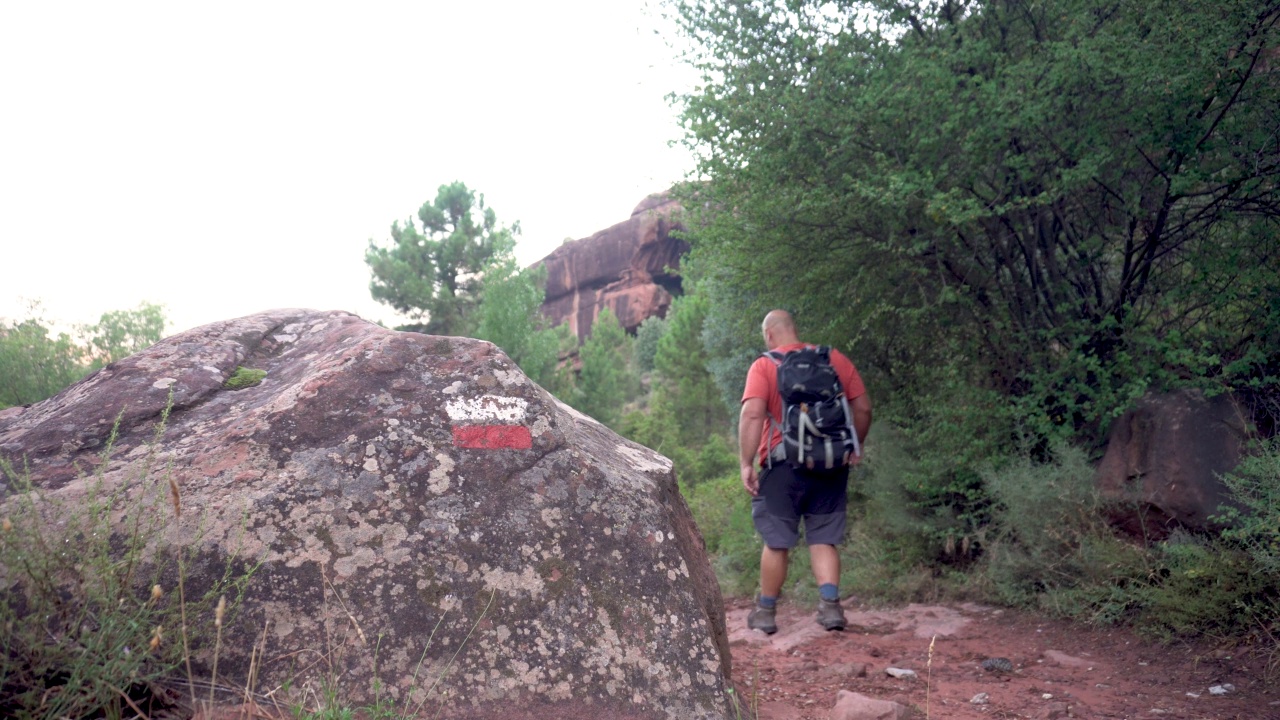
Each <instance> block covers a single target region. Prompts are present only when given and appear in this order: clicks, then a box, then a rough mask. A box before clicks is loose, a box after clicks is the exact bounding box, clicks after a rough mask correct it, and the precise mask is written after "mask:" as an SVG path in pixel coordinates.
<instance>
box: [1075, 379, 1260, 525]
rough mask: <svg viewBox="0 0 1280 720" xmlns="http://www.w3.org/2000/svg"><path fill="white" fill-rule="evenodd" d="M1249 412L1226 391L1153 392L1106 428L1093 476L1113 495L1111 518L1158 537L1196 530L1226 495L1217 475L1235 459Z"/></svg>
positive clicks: (1246, 430)
mask: <svg viewBox="0 0 1280 720" xmlns="http://www.w3.org/2000/svg"><path fill="white" fill-rule="evenodd" d="M1248 437H1249V421H1248V415H1247V414H1246V413H1245V412H1244V411H1243V410H1242V409H1241V408H1240V406H1239V405H1237V404H1236V403H1235V402H1234V401H1232V400H1231V398H1229V397H1228V396H1225V395H1219V396H1217V397H1214V398H1205V397H1204V395H1203V394H1201V393H1200V392H1199V391H1194V390H1184V391H1179V392H1175V393H1170V394H1167V395H1153V396H1148V397H1146V398H1143V399H1142V400H1140V401H1139V402H1138V404H1137V406H1136V407H1135V408H1134V409H1132V410H1130V411H1129V412H1126V413H1125V414H1124V415H1122V416H1121V417H1120V418H1119V419H1118V420H1117V421H1116V422H1115V425H1113V426H1112V428H1111V434H1110V437H1109V438H1108V441H1107V451H1106V454H1105V455H1104V456H1103V458H1102V462H1100V463H1099V464H1098V469H1097V475H1096V478H1095V479H1096V482H1097V486H1098V488H1099V489H1100V490H1101V491H1102V492H1103V494H1104V495H1105V496H1106V497H1107V498H1108V499H1111V500H1114V501H1116V503H1115V510H1114V511H1113V517H1112V519H1113V521H1114V522H1115V523H1116V524H1117V525H1118V526H1120V527H1121V528H1123V529H1124V530H1126V531H1127V532H1129V533H1131V534H1133V535H1134V536H1136V537H1145V538H1148V539H1150V540H1152V541H1157V540H1161V539H1163V538H1165V537H1167V536H1168V534H1169V533H1170V532H1172V531H1173V530H1174V529H1175V528H1177V527H1186V528H1189V529H1193V530H1202V529H1206V528H1208V527H1209V526H1210V520H1209V518H1210V516H1212V515H1214V514H1216V513H1217V512H1218V508H1219V506H1220V505H1222V504H1223V503H1225V502H1227V501H1228V499H1229V495H1228V492H1227V489H1226V487H1225V486H1224V485H1223V484H1222V481H1221V480H1219V475H1221V474H1222V473H1226V472H1228V471H1230V470H1231V469H1232V468H1234V467H1235V466H1236V464H1237V463H1238V462H1239V461H1240V457H1241V454H1242V452H1243V449H1244V443H1245V442H1246V441H1247V439H1248Z"/></svg>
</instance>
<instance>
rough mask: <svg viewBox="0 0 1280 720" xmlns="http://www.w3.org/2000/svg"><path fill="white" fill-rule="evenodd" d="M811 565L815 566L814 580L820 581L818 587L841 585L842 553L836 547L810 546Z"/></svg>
mask: <svg viewBox="0 0 1280 720" xmlns="http://www.w3.org/2000/svg"><path fill="white" fill-rule="evenodd" d="M809 564H810V565H812V566H813V579H814V580H817V581H818V587H822V586H823V585H837V586H838V585H839V584H840V553H838V552H836V546H835V545H810V546H809ZM762 576H763V575H762Z"/></svg>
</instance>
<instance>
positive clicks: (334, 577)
mask: <svg viewBox="0 0 1280 720" xmlns="http://www.w3.org/2000/svg"><path fill="white" fill-rule="evenodd" d="M237 366H245V367H252V368H257V369H261V370H265V371H266V376H265V378H264V379H263V380H262V381H261V383H260V384H259V385H257V386H254V387H249V388H246V389H240V390H234V391H233V390H228V389H226V388H225V387H224V385H223V383H224V381H225V380H226V379H227V378H228V377H229V376H230V375H231V374H232V373H233V372H234V370H235V369H236V367H237ZM170 393H172V398H173V410H172V413H171V415H170V417H169V421H168V429H167V432H166V433H165V434H164V435H163V437H162V438H161V439H160V440H159V441H158V442H159V446H158V448H156V450H157V451H158V455H157V456H156V457H157V458H159V460H160V461H161V462H160V463H159V464H158V465H157V467H158V466H163V467H167V468H171V473H172V477H173V479H174V480H176V482H177V484H178V486H179V487H180V489H181V493H182V505H183V507H184V508H186V509H185V510H184V512H183V514H182V518H183V519H182V520H181V521H180V522H178V521H175V522H174V523H173V524H172V525H170V526H168V529H167V530H166V532H167V533H168V536H167V541H168V543H170V544H178V545H182V546H190V545H192V544H195V547H196V548H197V549H198V550H199V552H198V555H197V556H198V557H199V558H200V561H199V562H198V563H196V567H195V568H194V569H193V570H192V573H193V574H192V576H191V578H190V580H189V581H188V592H190V593H196V592H200V588H201V587H208V585H209V584H210V582H211V581H212V579H211V577H210V575H217V574H220V573H221V572H222V570H223V567H224V566H225V565H226V562H227V559H228V557H229V556H230V555H231V554H232V553H236V552H238V553H239V555H240V557H242V558H248V559H250V560H258V559H260V560H261V561H262V565H261V566H260V567H259V568H258V569H257V571H256V572H255V573H254V575H253V576H252V579H251V581H250V585H249V587H248V591H247V593H246V596H245V599H244V603H243V606H242V607H243V609H242V611H241V612H240V614H239V615H238V616H237V617H236V620H235V622H234V623H232V624H231V625H230V627H228V628H227V629H226V631H225V635H224V639H223V646H222V647H223V652H222V654H221V656H220V660H219V679H220V680H222V679H224V678H225V681H226V682H228V683H230V684H231V685H235V684H237V683H239V684H240V685H241V686H243V685H244V683H245V678H246V676H247V674H248V673H249V668H250V661H251V652H252V649H253V648H254V647H255V645H257V644H259V643H263V645H262V647H261V648H260V650H259V654H258V658H259V662H260V663H263V664H261V665H260V667H259V668H258V671H257V673H258V674H257V677H258V685H257V687H258V688H275V687H279V686H281V685H282V684H284V683H286V682H288V683H290V684H291V685H292V687H294V688H304V687H312V688H314V687H316V686H317V685H318V684H319V683H321V682H322V679H323V678H327V677H336V678H338V682H339V683H340V687H339V688H338V691H339V693H340V697H342V698H344V700H346V701H349V702H352V703H358V702H364V701H371V700H372V699H373V698H372V692H373V687H374V686H373V680H374V677H375V663H376V676H377V677H379V678H380V679H381V681H382V682H383V683H384V684H385V685H384V688H383V690H382V693H383V697H384V698H387V697H392V698H396V699H400V700H408V701H409V702H410V706H413V705H416V703H418V702H423V703H424V704H423V705H422V707H424V708H425V710H424V712H428V713H432V714H434V713H435V712H436V711H437V709H438V710H439V717H444V718H481V717H484V718H489V717H498V716H502V717H506V718H512V719H520V718H542V717H568V718H579V717H582V718H585V717H592V718H596V717H599V718H637V719H639V718H646V719H647V718H655V719H656V718H664V719H673V718H707V719H710V718H726V717H731V716H732V713H731V711H730V705H729V697H730V696H729V695H728V694H727V693H726V691H727V690H728V687H729V686H728V684H727V682H728V677H729V657H730V656H729V649H728V644H727V635H726V633H725V626H724V615H723V609H722V605H721V598H720V593H719V589H718V586H717V585H716V581H715V577H714V575H713V574H712V571H711V567H710V564H709V562H708V560H707V557H706V554H705V551H704V549H703V545H702V542H701V538H700V536H699V534H698V531H697V529H696V527H695V526H694V524H693V520H692V517H691V515H690V514H689V511H688V508H687V507H686V506H685V504H684V501H683V499H682V498H681V496H680V494H679V492H678V490H677V488H676V483H675V479H674V476H673V474H672V472H671V464H670V461H668V460H666V459H665V458H663V457H662V456H660V455H658V454H656V453H654V452H652V451H650V450H648V449H645V448H643V447H640V446H638V445H635V444H633V443H630V442H628V441H626V440H624V439H622V438H620V437H619V436H617V435H615V434H614V433H612V432H611V431H609V430H608V429H606V428H604V427H603V426H601V425H599V424H598V423H596V422H595V421H593V420H591V419H589V418H586V417H584V416H582V415H580V414H578V413H576V412H574V411H573V410H571V409H569V408H568V407H566V406H564V405H562V404H560V403H558V402H557V401H556V400H555V399H554V398H553V397H551V396H550V395H549V394H547V393H546V392H545V391H543V390H542V389H541V388H540V387H538V386H537V385H535V384H533V383H532V382H530V381H529V380H528V379H527V378H526V377H524V375H523V374H521V372H520V371H519V369H517V368H516V367H515V365H513V364H512V363H511V362H510V361H509V360H508V359H507V357H506V356H505V355H503V354H502V353H501V351H499V350H498V349H497V348H495V347H494V346H493V345H491V344H489V343H486V342H482V341H477V340H470V339H466V338H453V337H434V336H427V335H420V334H417V333H400V332H395V331H390V330H385V329H383V328H380V327H377V326H375V325H372V324H370V323H367V322H365V321H363V320H360V319H359V318H357V317H355V316H352V315H349V314H346V313H339V312H329V313H321V312H314V311H301V310H280V311H274V312H269V313H264V314H260V315H254V316H250V317H246V318H241V319H238V320H232V321H227V322H220V323H215V324H212V325H208V326H205V327H202V328H197V329H195V330H191V331H189V332H186V333H182V334H180V335H177V336H174V337H172V338H169V339H167V340H164V341H162V342H161V343H159V344H157V345H155V346H153V347H151V348H149V349H148V350H145V351H143V352H142V353H139V354H137V355H134V356H133V357H130V358H128V359H126V360H123V361H120V362H118V363H115V364H113V365H112V366H109V367H108V368H105V369H103V370H102V371H99V372H98V373H95V374H94V375H91V376H90V377H88V378H86V379H85V380H83V381H81V382H80V383H78V384H76V385H74V386H72V387H71V388H69V389H67V390H66V391H64V392H63V393H61V394H60V395H58V396H56V397H54V398H51V399H50V400H47V401H45V402H43V403H39V404H36V405H34V406H31V407H29V408H26V409H16V410H11V411H8V412H6V413H5V414H4V415H3V416H2V417H0V455H3V457H5V458H6V459H9V460H11V461H20V462H21V461H23V460H24V459H25V462H27V463H28V464H29V467H30V468H31V474H32V477H33V479H34V480H35V481H36V483H37V484H38V486H39V487H41V488H42V489H43V490H44V491H45V492H46V493H53V494H55V495H57V496H59V497H61V498H63V499H66V500H68V501H71V502H73V501H74V500H75V499H76V498H77V497H83V496H84V495H85V493H86V492H87V491H86V488H85V485H86V483H87V482H89V480H87V479H86V478H85V477H83V474H82V470H80V469H77V465H79V466H80V467H81V468H84V467H91V466H92V465H93V464H94V462H95V455H96V453H98V452H100V451H101V448H102V447H103V444H104V442H105V440H106V438H107V436H108V433H109V432H110V430H111V426H112V422H113V420H114V419H115V418H116V417H117V416H118V415H121V413H122V412H123V415H122V418H123V419H122V422H121V431H120V436H119V439H118V440H117V441H116V444H115V450H114V452H113V453H112V456H111V460H110V463H109V466H108V468H107V471H106V473H105V475H104V479H105V481H106V482H107V483H108V486H109V487H111V488H128V491H129V492H143V491H144V490H145V488H141V487H133V486H131V485H130V483H134V484H139V485H140V484H143V483H141V482H140V481H139V480H138V478H139V477H140V474H139V467H140V463H144V462H151V459H150V458H149V457H148V455H149V453H148V452H147V450H148V448H147V443H148V441H149V440H150V438H151V437H152V428H153V426H154V424H155V421H156V420H157V418H158V417H159V415H160V413H161V412H162V410H163V409H164V407H165V405H166V401H167V398H168V397H169V395H170ZM150 482H166V480H164V479H162V478H157V477H153V478H151V480H150ZM0 490H4V488H0ZM197 526H203V532H202V534H200V533H197V531H196V527H197ZM0 570H2V569H0ZM4 578H5V573H3V572H0V582H2V581H3V580H4ZM195 659H196V661H197V663H198V664H202V665H203V667H205V668H208V667H209V664H210V660H211V653H210V648H208V647H203V648H200V649H199V650H198V651H197V653H196V657H195ZM264 659H265V660H264Z"/></svg>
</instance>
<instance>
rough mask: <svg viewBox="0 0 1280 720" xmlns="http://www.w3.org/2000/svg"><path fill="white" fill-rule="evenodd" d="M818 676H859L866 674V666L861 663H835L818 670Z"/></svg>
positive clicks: (844, 677) (841, 678) (843, 677)
mask: <svg viewBox="0 0 1280 720" xmlns="http://www.w3.org/2000/svg"><path fill="white" fill-rule="evenodd" d="M818 676H819V677H829V678H836V679H840V680H843V679H846V678H860V677H866V676H867V666H866V665H864V664H862V663H836V664H834V665H828V666H826V667H824V668H822V669H821V670H819V671H818Z"/></svg>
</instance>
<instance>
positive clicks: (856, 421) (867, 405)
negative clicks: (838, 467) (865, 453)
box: [849, 392, 871, 464]
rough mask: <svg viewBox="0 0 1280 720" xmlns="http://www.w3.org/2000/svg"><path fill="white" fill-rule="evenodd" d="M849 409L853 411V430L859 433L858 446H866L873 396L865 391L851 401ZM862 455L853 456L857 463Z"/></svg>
mask: <svg viewBox="0 0 1280 720" xmlns="http://www.w3.org/2000/svg"><path fill="white" fill-rule="evenodd" d="M849 410H851V411H852V412H853V430H854V432H856V433H858V447H859V448H864V447H865V443H866V441H867V432H868V431H869V430H871V398H870V397H868V396H867V394H866V393H865V392H864V393H862V394H861V395H859V396H858V397H856V398H854V399H853V400H851V401H850V402H849ZM860 459H861V456H858V457H856V458H852V461H853V462H854V463H855V464H856V463H857V462H858V461H859V460H860Z"/></svg>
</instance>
